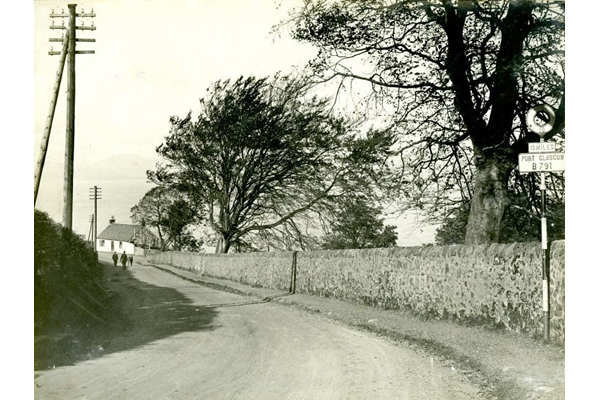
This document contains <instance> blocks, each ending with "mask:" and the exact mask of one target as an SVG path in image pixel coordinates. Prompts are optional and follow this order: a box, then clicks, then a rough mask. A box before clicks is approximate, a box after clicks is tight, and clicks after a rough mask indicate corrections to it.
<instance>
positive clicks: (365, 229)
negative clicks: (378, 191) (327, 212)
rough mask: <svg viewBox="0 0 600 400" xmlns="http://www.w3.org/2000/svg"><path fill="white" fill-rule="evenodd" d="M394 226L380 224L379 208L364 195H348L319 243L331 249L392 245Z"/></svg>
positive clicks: (394, 242)
mask: <svg viewBox="0 0 600 400" xmlns="http://www.w3.org/2000/svg"><path fill="white" fill-rule="evenodd" d="M395 228H396V227H395V226H392V225H384V223H383V218H381V210H380V209H378V208H376V207H374V206H373V205H371V204H369V203H368V202H367V199H365V198H363V197H351V198H347V199H346V200H345V201H343V202H342V203H341V204H340V206H339V208H338V210H337V212H336V213H335V215H334V220H333V221H332V223H331V233H329V234H328V235H326V236H325V238H324V240H323V244H322V246H323V248H324V249H332V250H334V249H366V248H377V247H392V246H395V245H396V240H397V239H398V235H397V234H396V231H395Z"/></svg>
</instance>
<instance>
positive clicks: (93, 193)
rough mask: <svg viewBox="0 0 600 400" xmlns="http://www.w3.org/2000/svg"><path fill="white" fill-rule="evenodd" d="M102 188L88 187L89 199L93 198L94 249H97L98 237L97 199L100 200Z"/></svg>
mask: <svg viewBox="0 0 600 400" xmlns="http://www.w3.org/2000/svg"><path fill="white" fill-rule="evenodd" d="M101 190H102V188H99V187H98V186H94V187H93V188H90V200H92V199H93V200H94V251H97V244H96V239H97V238H98V200H102V192H101Z"/></svg>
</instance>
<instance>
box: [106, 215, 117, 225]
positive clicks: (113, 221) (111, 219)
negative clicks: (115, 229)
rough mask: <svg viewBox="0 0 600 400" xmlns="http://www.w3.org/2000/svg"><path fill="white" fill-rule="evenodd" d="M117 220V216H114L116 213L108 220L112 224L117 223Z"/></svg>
mask: <svg viewBox="0 0 600 400" xmlns="http://www.w3.org/2000/svg"><path fill="white" fill-rule="evenodd" d="M115 221H116V219H115V216H114V215H111V216H110V219H109V220H108V223H109V224H111V225H112V224H114V223H115Z"/></svg>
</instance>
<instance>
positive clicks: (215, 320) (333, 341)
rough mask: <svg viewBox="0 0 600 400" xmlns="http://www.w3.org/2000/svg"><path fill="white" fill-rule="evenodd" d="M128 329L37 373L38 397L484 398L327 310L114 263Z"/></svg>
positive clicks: (111, 272) (447, 372) (112, 276)
mask: <svg viewBox="0 0 600 400" xmlns="http://www.w3.org/2000/svg"><path fill="white" fill-rule="evenodd" d="M105 269H106V271H107V274H106V275H107V278H108V279H109V281H111V282H110V285H111V287H113V288H115V290H117V292H119V290H120V293H119V295H120V297H121V298H122V300H123V301H125V302H126V304H127V306H128V315H127V317H128V318H127V319H128V322H127V323H125V322H124V326H123V331H122V333H120V334H118V335H115V336H114V337H112V338H110V339H107V340H106V342H105V343H104V344H103V346H99V348H98V349H96V350H95V351H94V352H92V353H90V354H89V355H88V358H89V359H87V360H84V361H80V362H77V363H75V364H74V365H64V366H56V367H55V368H53V369H48V370H43V371H36V373H35V398H36V399H60V400H66V399H102V400H107V399H127V400H131V399H213V400H218V399H244V400H250V399H260V400H270V399H277V400H281V399H294V400H300V399H311V400H312V399H325V400H331V399H349V400H350V399H351V400H354V399H369V400H372V399H410V400H415V399H417V400H418V399H427V400H437V399H448V400H462V399H479V398H482V397H480V394H479V390H478V389H477V388H476V387H474V386H472V385H471V384H469V383H468V382H467V381H466V380H465V378H464V377H463V376H462V375H460V374H458V373H456V372H454V371H452V370H451V369H450V368H448V367H445V366H442V365H439V364H438V363H437V362H434V361H433V359H430V358H425V357H423V356H421V355H418V354H417V353H415V352H414V351H413V350H411V349H409V348H405V347H402V346H401V345H399V344H396V343H394V342H393V341H390V340H387V339H384V338H380V337H377V336H375V335H372V334H369V333H364V332H358V331H354V330H352V329H349V328H347V327H345V326H343V325H341V324H338V323H336V322H333V321H330V320H328V319H326V318H324V317H320V316H316V315H313V314H309V313H307V312H304V311H301V310H297V309H293V308H290V307H286V306H283V305H279V304H271V303H262V302H258V301H255V300H253V299H251V298H248V297H242V296H238V295H233V294H230V293H225V292H221V291H217V290H213V289H209V288H206V287H204V286H201V285H197V284H194V283H190V282H189V281H186V280H183V279H180V278H178V277H177V276H174V275H172V274H169V273H166V272H163V271H161V270H158V269H156V268H154V267H151V266H144V265H141V264H138V263H134V265H133V267H131V268H129V269H128V270H127V271H122V270H121V267H118V268H114V267H113V266H112V265H110V264H109V263H108V262H107V263H106V266H105Z"/></svg>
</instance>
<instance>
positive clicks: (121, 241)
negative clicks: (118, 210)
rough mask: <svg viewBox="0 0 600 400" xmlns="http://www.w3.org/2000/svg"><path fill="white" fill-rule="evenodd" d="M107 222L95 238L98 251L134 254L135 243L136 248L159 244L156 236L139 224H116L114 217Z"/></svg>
mask: <svg viewBox="0 0 600 400" xmlns="http://www.w3.org/2000/svg"><path fill="white" fill-rule="evenodd" d="M109 222H110V224H109V225H108V226H107V227H106V229H104V230H103V231H102V233H100V234H99V235H98V237H97V238H96V249H97V251H98V252H110V253H113V252H115V251H116V252H117V253H119V254H122V253H123V252H125V253H126V254H135V251H136V245H137V246H138V250H142V248H141V246H146V247H147V246H150V247H157V246H158V245H159V240H158V238H157V237H156V236H155V235H154V234H153V233H152V232H150V231H149V230H148V229H146V228H144V227H142V226H141V225H132V224H117V223H116V221H115V219H114V217H111V219H110V220H109ZM138 254H139V253H138Z"/></svg>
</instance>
